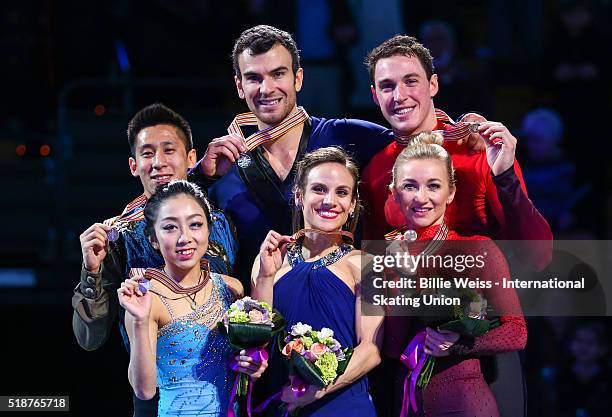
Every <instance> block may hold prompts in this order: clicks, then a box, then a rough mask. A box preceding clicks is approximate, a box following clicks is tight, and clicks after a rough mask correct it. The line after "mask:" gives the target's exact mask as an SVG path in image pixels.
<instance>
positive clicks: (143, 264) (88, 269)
mask: <svg viewBox="0 0 612 417" xmlns="http://www.w3.org/2000/svg"><path fill="white" fill-rule="evenodd" d="M127 133H128V142H129V145H130V149H131V153H132V156H131V157H130V159H129V165H130V171H131V172H132V175H133V176H135V177H138V178H140V182H141V183H142V187H143V194H142V195H141V196H139V197H138V198H136V199H135V200H133V201H132V202H130V203H129V204H128V205H127V206H126V208H125V209H124V211H123V213H121V214H120V215H119V216H116V217H113V218H111V219H109V220H106V221H105V222H104V223H94V224H93V225H92V226H90V227H89V228H87V230H85V231H84V232H83V233H82V234H81V236H80V241H81V251H82V254H83V266H82V268H81V280H80V282H79V284H78V285H77V287H76V288H75V290H74V295H73V297H72V306H73V308H74V313H73V320H72V328H73V331H74V334H75V336H76V339H77V341H78V343H79V345H80V346H81V347H82V348H83V349H86V350H95V349H98V348H99V347H100V346H102V345H103V344H104V342H105V341H106V340H107V339H108V336H109V334H110V332H111V329H112V327H113V324H114V321H115V318H116V317H117V315H118V316H119V322H120V330H121V334H122V336H123V339H124V343H125V345H126V348H127V349H128V350H129V344H128V341H127V336H126V333H125V327H124V323H123V319H124V313H125V312H124V311H123V309H121V310H120V311H119V309H118V301H117V291H116V290H117V288H118V287H119V286H120V285H121V282H123V280H124V279H126V278H127V277H128V275H134V274H137V275H138V274H139V271H140V273H142V272H144V269H145V268H148V267H156V266H160V265H162V264H163V258H162V257H161V254H160V253H159V252H157V251H155V250H154V249H153V247H152V246H151V245H150V244H149V242H148V241H147V239H146V237H145V235H144V226H145V222H144V212H143V210H144V206H145V204H146V202H147V200H148V199H149V197H151V195H153V194H154V193H155V190H156V188H157V187H159V186H160V185H163V184H167V183H168V182H170V181H171V180H174V179H186V178H187V171H188V168H189V167H191V166H193V165H194V164H195V163H196V161H197V159H196V151H195V149H193V139H192V136H191V128H190V126H189V123H188V122H187V120H185V119H184V118H183V117H182V116H181V115H179V114H178V113H176V112H174V111H173V110H171V109H169V108H168V107H166V106H164V105H163V104H159V103H157V104H152V105H150V106H147V107H145V108H144V109H142V110H140V111H139V112H138V113H136V115H135V116H134V117H133V118H132V120H131V121H130V123H129V125H128V131H127ZM210 212H211V217H212V219H213V222H212V224H211V225H210V227H209V230H210V239H209V248H208V251H207V253H206V255H205V257H206V259H207V260H208V261H209V263H210V267H211V269H212V270H213V271H214V272H219V273H222V274H231V273H232V267H233V265H234V262H235V256H236V240H235V230H234V228H233V226H232V225H231V224H230V222H229V221H228V219H227V218H226V216H225V215H224V213H223V212H222V211H221V210H218V209H214V208H213V209H211V211H210ZM113 235H115V236H113ZM113 240H114V241H113ZM118 312H119V314H118ZM134 410H135V416H137V417H145V416H147V417H148V416H156V415H157V396H156V397H155V398H154V399H152V400H150V401H142V400H139V399H138V398H137V397H136V396H134Z"/></svg>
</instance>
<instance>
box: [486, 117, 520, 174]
mask: <svg viewBox="0 0 612 417" xmlns="http://www.w3.org/2000/svg"><path fill="white" fill-rule="evenodd" d="M478 131H479V132H480V134H481V135H482V137H483V138H484V139H485V144H486V146H487V149H486V150H487V162H488V163H489V167H491V172H492V173H493V175H499V174H501V173H502V172H504V171H506V170H508V169H509V168H510V167H511V166H512V165H514V153H515V152H516V138H515V137H514V136H512V134H511V133H510V131H509V130H508V128H507V127H506V126H504V125H503V124H501V123H499V122H484V123H481V124H480V127H479V128H478Z"/></svg>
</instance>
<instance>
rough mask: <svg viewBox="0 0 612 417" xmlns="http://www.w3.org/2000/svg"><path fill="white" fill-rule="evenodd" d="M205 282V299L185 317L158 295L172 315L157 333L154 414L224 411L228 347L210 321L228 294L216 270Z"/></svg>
mask: <svg viewBox="0 0 612 417" xmlns="http://www.w3.org/2000/svg"><path fill="white" fill-rule="evenodd" d="M211 281H212V283H213V289H212V293H211V296H210V297H209V299H208V300H207V301H206V302H205V303H204V304H203V305H201V306H200V307H198V308H197V310H195V311H193V312H192V313H190V314H188V315H185V316H180V317H176V316H175V315H174V313H173V311H172V309H171V308H170V306H169V305H168V302H167V301H166V300H165V299H164V298H162V297H160V299H161V300H162V302H163V304H164V305H165V306H166V308H167V309H168V312H169V313H170V317H171V318H172V320H171V321H170V322H169V323H168V324H166V325H164V326H163V327H162V328H160V329H159V331H158V332H157V384H158V387H159V397H160V398H159V409H158V410H159V411H158V416H159V417H165V416H226V415H227V406H228V401H229V396H230V390H231V388H232V383H233V379H234V373H233V372H232V371H231V370H230V369H229V367H228V360H229V357H230V354H231V352H232V348H231V347H230V345H229V343H228V342H227V339H226V338H225V337H223V336H221V335H220V334H219V332H218V331H217V329H216V327H215V326H216V323H217V322H218V321H219V320H220V319H221V317H222V315H223V313H224V312H225V311H227V309H228V308H229V306H230V304H231V303H232V294H231V293H230V290H229V289H228V288H227V286H226V284H225V282H224V281H223V278H222V277H221V276H220V275H218V274H215V273H211Z"/></svg>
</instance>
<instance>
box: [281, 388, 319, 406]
mask: <svg viewBox="0 0 612 417" xmlns="http://www.w3.org/2000/svg"><path fill="white" fill-rule="evenodd" d="M300 388H301V389H300ZM302 389H303V390H302ZM323 394H324V390H323V389H321V388H318V387H317V386H315V385H305V386H303V387H300V386H299V385H298V386H297V387H296V386H294V385H293V383H292V384H291V385H290V386H287V387H284V388H283V392H282V394H281V401H282V402H284V403H286V404H287V411H289V412H290V413H291V412H292V411H294V410H295V409H296V408H300V407H305V406H307V405H308V404H310V403H313V402H315V401H317V400H318V399H320V398H321V397H323Z"/></svg>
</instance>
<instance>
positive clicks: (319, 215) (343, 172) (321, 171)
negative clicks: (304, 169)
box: [295, 162, 357, 232]
mask: <svg viewBox="0 0 612 417" xmlns="http://www.w3.org/2000/svg"><path fill="white" fill-rule="evenodd" d="M355 186H356V184H355V180H354V179H353V176H352V175H351V173H350V172H349V170H348V169H347V168H346V167H345V166H344V165H342V164H339V163H337V162H325V163H322V164H319V165H316V166H314V167H313V168H311V169H310V171H308V175H307V176H306V184H305V187H304V190H298V191H297V192H296V196H295V204H296V205H297V206H301V207H302V214H303V216H304V228H306V229H317V230H322V231H326V232H331V231H336V230H341V229H342V226H343V225H344V224H345V223H346V222H347V220H348V217H349V214H351V213H352V212H353V211H354V210H355V205H356V203H357V200H356V199H355V197H354V195H353V194H354V192H355Z"/></svg>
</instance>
